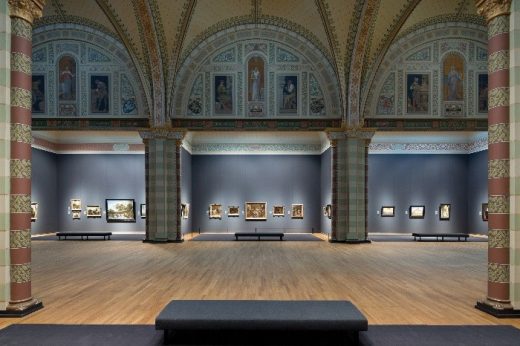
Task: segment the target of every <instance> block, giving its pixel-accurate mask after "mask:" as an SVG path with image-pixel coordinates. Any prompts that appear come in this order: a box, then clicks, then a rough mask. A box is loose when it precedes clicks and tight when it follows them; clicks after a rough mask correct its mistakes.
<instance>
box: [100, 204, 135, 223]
mask: <svg viewBox="0 0 520 346" xmlns="http://www.w3.org/2000/svg"><path fill="white" fill-rule="evenodd" d="M105 204H106V205H105V208H106V211H107V222H135V201H134V200H133V199H106V200H105Z"/></svg>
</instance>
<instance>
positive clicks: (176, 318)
mask: <svg viewBox="0 0 520 346" xmlns="http://www.w3.org/2000/svg"><path fill="white" fill-rule="evenodd" d="M155 329H156V330H164V343H165V344H166V343H170V342H173V338H174V334H175V333H183V332H191V333H193V332H197V333H198V332H223V331H224V332H225V331H228V332H235V333H240V332H253V331H254V332H260V333H262V334H265V333H276V332H309V331H312V332H325V333H327V334H328V333H340V334H341V335H344V336H345V338H346V339H347V340H350V341H351V342H354V343H355V344H357V343H358V341H359V332H360V331H366V330H367V329H368V321H367V319H366V318H365V316H363V314H362V313H361V312H360V311H359V310H358V309H357V308H356V307H355V306H354V305H353V304H352V303H351V302H349V301H313V300H308V301H303V300H299V301H294V300H293V301H279V300H173V301H171V302H170V303H169V304H168V305H166V307H165V308H164V309H163V310H162V311H161V313H160V314H159V316H157V318H156V319H155ZM297 334H298V333H295V334H294V335H297Z"/></svg>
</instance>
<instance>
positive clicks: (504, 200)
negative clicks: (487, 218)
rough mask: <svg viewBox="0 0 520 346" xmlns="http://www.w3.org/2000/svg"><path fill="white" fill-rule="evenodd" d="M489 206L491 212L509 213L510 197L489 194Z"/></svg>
mask: <svg viewBox="0 0 520 346" xmlns="http://www.w3.org/2000/svg"><path fill="white" fill-rule="evenodd" d="M488 206H489V213H491V214H508V213H509V197H507V196H489V200H488Z"/></svg>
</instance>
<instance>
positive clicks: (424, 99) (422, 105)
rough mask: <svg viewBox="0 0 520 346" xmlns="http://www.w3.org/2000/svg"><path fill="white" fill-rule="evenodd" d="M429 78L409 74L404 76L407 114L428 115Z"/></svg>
mask: <svg viewBox="0 0 520 346" xmlns="http://www.w3.org/2000/svg"><path fill="white" fill-rule="evenodd" d="M429 83H430V76H429V75H428V74H419V73H409V74H407V75H406V94H407V105H406V113H408V114H428V111H429V104H430V86H429Z"/></svg>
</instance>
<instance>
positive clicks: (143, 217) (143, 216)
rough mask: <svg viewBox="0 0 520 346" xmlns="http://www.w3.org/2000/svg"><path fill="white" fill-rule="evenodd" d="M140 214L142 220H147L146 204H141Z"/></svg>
mask: <svg viewBox="0 0 520 346" xmlns="http://www.w3.org/2000/svg"><path fill="white" fill-rule="evenodd" d="M139 214H140V215H141V219H146V204H144V203H141V204H140V205H139Z"/></svg>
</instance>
